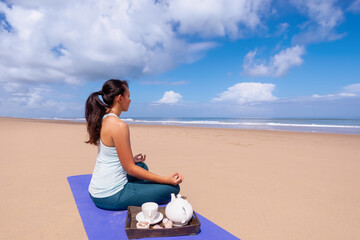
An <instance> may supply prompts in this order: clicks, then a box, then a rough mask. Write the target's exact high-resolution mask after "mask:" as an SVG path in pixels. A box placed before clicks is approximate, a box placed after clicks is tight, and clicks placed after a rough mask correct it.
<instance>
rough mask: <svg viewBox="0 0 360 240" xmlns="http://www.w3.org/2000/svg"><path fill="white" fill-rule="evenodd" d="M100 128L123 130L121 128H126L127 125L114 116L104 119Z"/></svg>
mask: <svg viewBox="0 0 360 240" xmlns="http://www.w3.org/2000/svg"><path fill="white" fill-rule="evenodd" d="M102 127H104V128H108V127H109V128H112V129H114V130H115V129H123V128H128V125H127V123H126V122H124V121H123V120H121V119H120V118H118V117H116V116H108V117H106V118H104V120H103V123H102Z"/></svg>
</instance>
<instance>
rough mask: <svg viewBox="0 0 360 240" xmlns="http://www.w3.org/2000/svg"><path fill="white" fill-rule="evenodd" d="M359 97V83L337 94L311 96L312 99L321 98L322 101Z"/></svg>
mask: <svg viewBox="0 0 360 240" xmlns="http://www.w3.org/2000/svg"><path fill="white" fill-rule="evenodd" d="M356 96H360V83H355V84H350V85H347V86H345V87H343V88H342V89H341V91H339V92H338V93H333V94H325V95H319V94H314V95H312V97H313V98H322V99H334V98H344V97H356Z"/></svg>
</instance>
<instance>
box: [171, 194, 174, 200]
mask: <svg viewBox="0 0 360 240" xmlns="http://www.w3.org/2000/svg"><path fill="white" fill-rule="evenodd" d="M173 200H175V194H174V193H172V194H171V201H173Z"/></svg>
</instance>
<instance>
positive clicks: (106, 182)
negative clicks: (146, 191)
mask: <svg viewBox="0 0 360 240" xmlns="http://www.w3.org/2000/svg"><path fill="white" fill-rule="evenodd" d="M109 115H113V116H116V117H118V116H117V115H116V114H113V113H109V114H105V115H104V117H103V120H104V118H106V117H107V116H109ZM126 174H127V173H126V171H125V169H124V168H123V167H122V165H121V163H120V160H119V157H118V155H117V152H116V148H115V147H108V146H105V145H104V144H103V143H102V142H101V139H100V143H99V147H98V155H97V158H96V164H95V168H94V172H93V175H92V177H91V181H90V185H89V193H90V194H91V196H93V197H96V198H104V197H109V196H111V195H114V194H115V193H117V192H119V191H120V190H121V189H123V188H124V185H125V184H126V183H127V182H128V180H127V177H126Z"/></svg>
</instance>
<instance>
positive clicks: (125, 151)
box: [112, 121, 183, 185]
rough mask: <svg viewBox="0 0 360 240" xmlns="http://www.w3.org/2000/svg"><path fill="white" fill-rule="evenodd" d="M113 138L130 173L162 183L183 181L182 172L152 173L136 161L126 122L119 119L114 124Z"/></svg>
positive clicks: (118, 152) (119, 154)
mask: <svg viewBox="0 0 360 240" xmlns="http://www.w3.org/2000/svg"><path fill="white" fill-rule="evenodd" d="M112 138H113V141H114V143H115V147H116V151H117V154H118V156H119V159H120V162H121V165H122V166H123V168H124V169H125V171H126V172H127V173H128V174H129V175H131V176H133V177H136V178H139V179H143V180H147V181H151V182H157V183H162V184H171V185H177V184H179V183H181V182H182V180H183V176H182V175H181V174H180V173H174V174H171V175H169V176H167V177H162V176H159V175H156V174H154V173H151V172H149V171H147V170H145V169H143V168H141V167H139V166H137V165H136V164H135V163H134V159H133V154H132V151H131V146H130V132H129V127H128V126H127V124H126V123H125V122H123V121H117V122H116V124H114V128H113V131H112Z"/></svg>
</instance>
